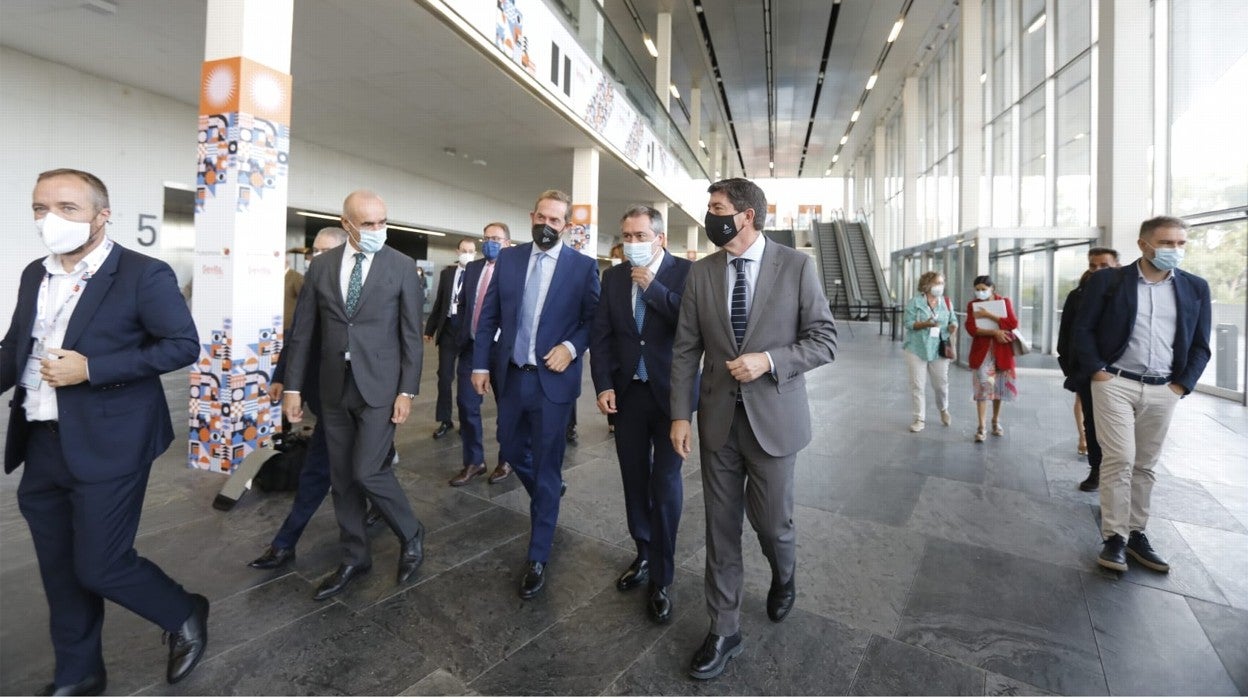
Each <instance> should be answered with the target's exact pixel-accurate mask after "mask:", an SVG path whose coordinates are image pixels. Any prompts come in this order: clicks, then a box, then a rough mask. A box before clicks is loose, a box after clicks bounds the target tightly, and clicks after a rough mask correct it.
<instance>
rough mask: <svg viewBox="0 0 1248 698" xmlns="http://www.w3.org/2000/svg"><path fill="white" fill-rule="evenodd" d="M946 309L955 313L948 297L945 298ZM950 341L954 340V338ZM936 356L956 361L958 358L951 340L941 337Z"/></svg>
mask: <svg viewBox="0 0 1248 698" xmlns="http://www.w3.org/2000/svg"><path fill="white" fill-rule="evenodd" d="M945 307H946V308H948V309H949V312H950V313H952V312H953V306H952V305H950V304H949V297H948V296H945ZM950 339H952V337H951V338H950ZM936 356H938V357H941V358H945V359H949V360H950V361H954V360H956V359H957V358H958V352H957V349H956V348H955V347H954V345H953V342H951V341H949V339H945V338H944V337H941V338H940V342H939V343H938V344H937V345H936Z"/></svg>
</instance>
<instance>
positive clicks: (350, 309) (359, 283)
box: [347, 252, 364, 315]
mask: <svg viewBox="0 0 1248 698" xmlns="http://www.w3.org/2000/svg"><path fill="white" fill-rule="evenodd" d="M363 287H364V253H363V252H356V253H355V266H354V267H352V268H351V280H350V281H348V282H347V315H355V309H356V308H357V307H359V305H360V289H361V288H363Z"/></svg>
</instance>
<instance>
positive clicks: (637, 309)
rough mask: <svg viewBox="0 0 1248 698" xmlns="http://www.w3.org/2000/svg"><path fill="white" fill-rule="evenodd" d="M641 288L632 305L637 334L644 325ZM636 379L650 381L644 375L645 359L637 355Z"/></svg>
mask: <svg viewBox="0 0 1248 698" xmlns="http://www.w3.org/2000/svg"><path fill="white" fill-rule="evenodd" d="M641 294H642V291H641V287H640V286H638V287H637V300H636V301H635V302H634V303H633V319H635V320H636V321H637V334H639V335H640V334H641V326H642V325H644V324H646V301H645V300H644V299H643V298H642V297H641ZM637 378H638V379H640V380H643V381H646V380H650V374H648V373H646V357H645V356H643V355H640V354H639V355H638V357H637Z"/></svg>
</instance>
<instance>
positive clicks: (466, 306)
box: [455, 259, 494, 351]
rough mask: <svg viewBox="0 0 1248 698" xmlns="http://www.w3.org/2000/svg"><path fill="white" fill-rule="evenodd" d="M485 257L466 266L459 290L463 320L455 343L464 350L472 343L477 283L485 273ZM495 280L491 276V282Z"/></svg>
mask: <svg viewBox="0 0 1248 698" xmlns="http://www.w3.org/2000/svg"><path fill="white" fill-rule="evenodd" d="M486 264H487V261H486V260H485V259H474V260H472V261H471V262H469V263H468V266H466V267H464V287H463V288H462V289H460V292H459V310H458V313H459V317H460V318H461V319H462V322H460V323H459V332H457V333H456V335H455V343H456V344H457V345H458V346H459V349H460V351H463V350H464V349H466V348H467V347H468V345H470V344H472V340H473V336H472V314H473V312H475V311H476V309H477V284H478V283H480V282H481V276H482V275H483V274H484V273H485V265H486ZM493 282H494V277H493V276H491V277H490V283H493Z"/></svg>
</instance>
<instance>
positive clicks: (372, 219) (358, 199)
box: [342, 189, 386, 248]
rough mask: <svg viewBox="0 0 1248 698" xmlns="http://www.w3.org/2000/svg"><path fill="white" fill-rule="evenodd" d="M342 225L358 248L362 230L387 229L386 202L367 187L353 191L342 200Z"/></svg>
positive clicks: (353, 245) (353, 244) (349, 238)
mask: <svg viewBox="0 0 1248 698" xmlns="http://www.w3.org/2000/svg"><path fill="white" fill-rule="evenodd" d="M342 227H343V228H345V229H346V231H347V240H348V241H349V242H350V243H351V246H352V247H355V248H358V247H359V243H360V231H361V230H367V231H380V230H385V228H386V202H384V201H382V200H381V197H380V196H377V194H375V193H374V192H371V191H368V190H367V189H358V190H356V191H353V192H351V193H350V194H348V195H347V198H346V199H345V200H344V201H343V202H342Z"/></svg>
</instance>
